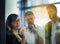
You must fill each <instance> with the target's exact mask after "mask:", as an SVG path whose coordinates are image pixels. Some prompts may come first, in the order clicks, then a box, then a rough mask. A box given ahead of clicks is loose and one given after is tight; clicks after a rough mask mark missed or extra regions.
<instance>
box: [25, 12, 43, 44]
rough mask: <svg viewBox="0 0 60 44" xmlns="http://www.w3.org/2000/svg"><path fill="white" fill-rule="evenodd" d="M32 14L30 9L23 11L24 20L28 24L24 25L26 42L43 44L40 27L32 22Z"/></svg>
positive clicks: (28, 43)
mask: <svg viewBox="0 0 60 44" xmlns="http://www.w3.org/2000/svg"><path fill="white" fill-rule="evenodd" d="M34 19H35V17H34V14H33V13H32V12H31V11H28V12H27V13H25V20H26V21H27V24H28V26H27V27H26V29H27V32H26V44H43V40H42V37H41V36H40V34H41V31H42V29H41V28H39V27H38V26H36V25H35V24H34Z"/></svg>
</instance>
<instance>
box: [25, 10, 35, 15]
mask: <svg viewBox="0 0 60 44" xmlns="http://www.w3.org/2000/svg"><path fill="white" fill-rule="evenodd" d="M27 15H34V14H33V12H32V11H28V12H26V13H25V16H27Z"/></svg>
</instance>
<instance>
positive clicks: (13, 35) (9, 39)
mask: <svg viewBox="0 0 60 44" xmlns="http://www.w3.org/2000/svg"><path fill="white" fill-rule="evenodd" d="M20 26H21V24H20V20H19V17H18V15H16V14H10V15H9V16H8V18H7V21H6V44H24V43H25V30H23V31H22V34H21V35H20V34H19V30H20Z"/></svg>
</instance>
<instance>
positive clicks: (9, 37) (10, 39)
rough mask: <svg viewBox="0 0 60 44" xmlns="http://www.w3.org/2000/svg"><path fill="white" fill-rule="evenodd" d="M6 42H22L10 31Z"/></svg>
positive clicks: (17, 43) (18, 43)
mask: <svg viewBox="0 0 60 44" xmlns="http://www.w3.org/2000/svg"><path fill="white" fill-rule="evenodd" d="M19 36H20V35H19ZM20 37H21V36H20ZM6 44H21V42H20V41H18V39H17V37H16V36H15V35H14V34H13V33H10V34H8V33H7V34H6Z"/></svg>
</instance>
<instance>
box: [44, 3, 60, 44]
mask: <svg viewBox="0 0 60 44" xmlns="http://www.w3.org/2000/svg"><path fill="white" fill-rule="evenodd" d="M46 9H47V12H48V16H49V18H50V19H51V21H49V22H48V23H47V24H46V25H45V34H46V36H45V38H46V44H57V36H58V23H59V22H58V21H59V18H58V17H57V8H56V7H55V5H54V4H47V5H46ZM59 32H60V31H59ZM59 35H60V34H59ZM59 39H60V37H59ZM59 44H60V42H59Z"/></svg>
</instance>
